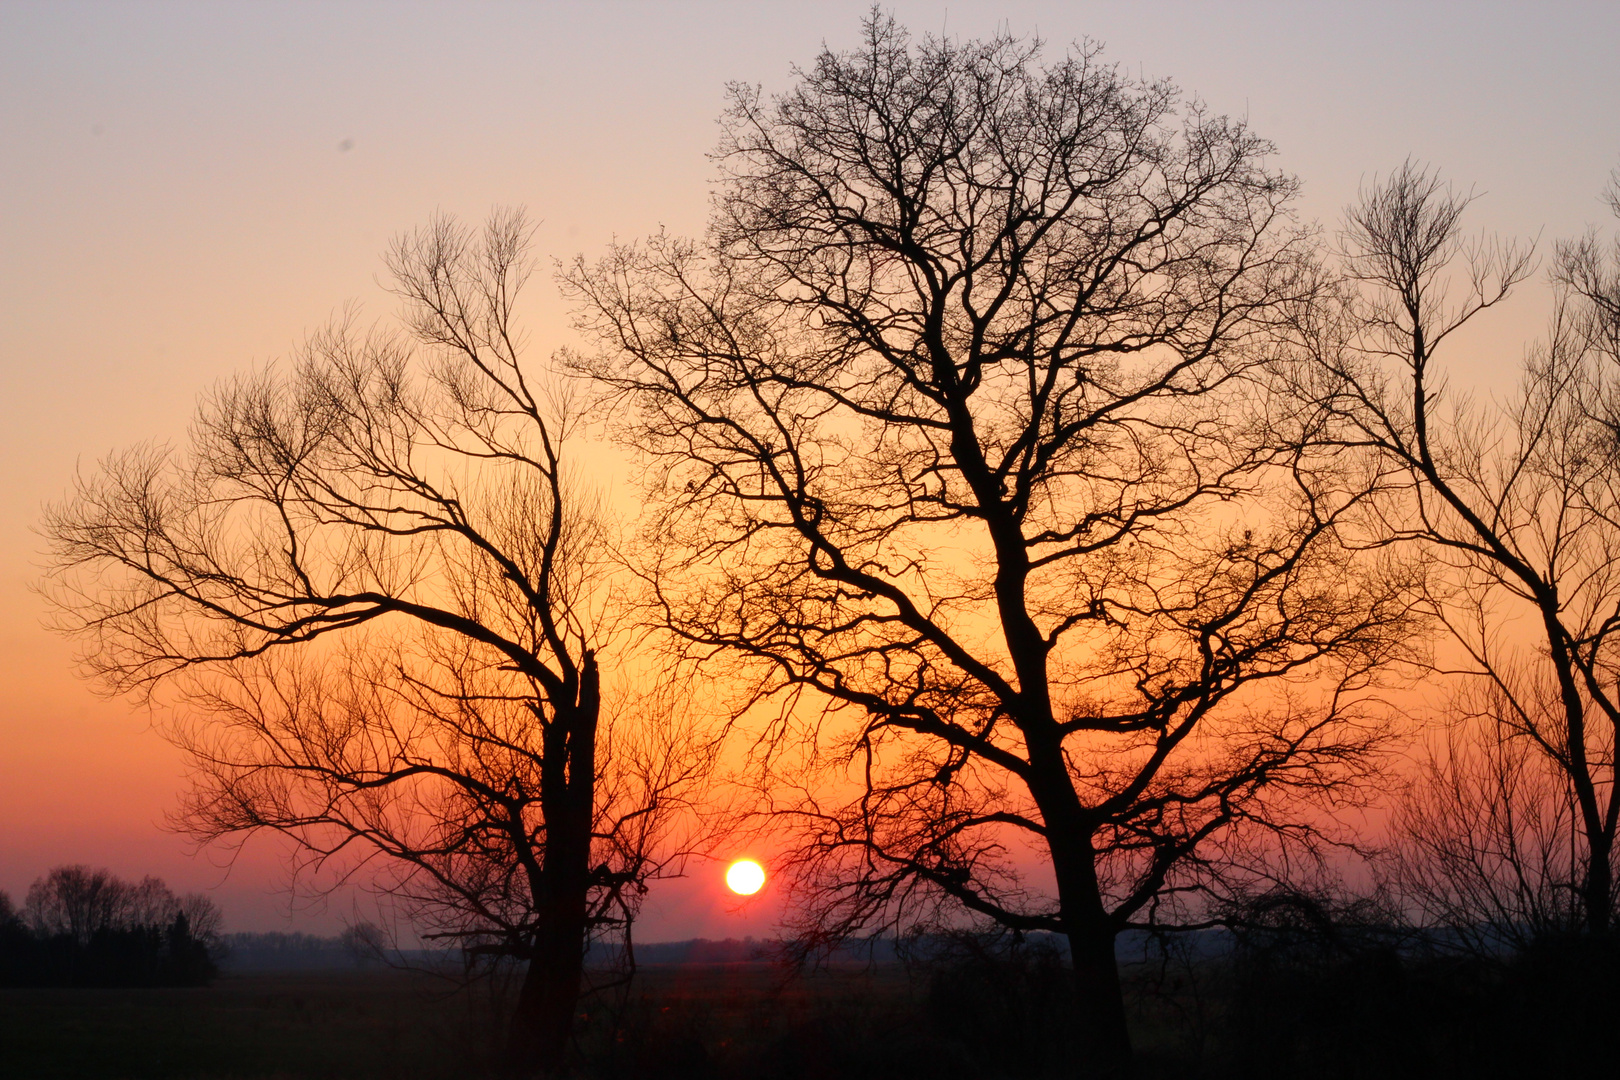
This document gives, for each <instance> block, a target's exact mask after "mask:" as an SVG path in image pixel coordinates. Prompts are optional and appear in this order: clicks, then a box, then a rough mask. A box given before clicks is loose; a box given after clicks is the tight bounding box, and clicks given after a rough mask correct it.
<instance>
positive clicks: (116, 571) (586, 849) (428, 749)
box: [46, 213, 712, 1071]
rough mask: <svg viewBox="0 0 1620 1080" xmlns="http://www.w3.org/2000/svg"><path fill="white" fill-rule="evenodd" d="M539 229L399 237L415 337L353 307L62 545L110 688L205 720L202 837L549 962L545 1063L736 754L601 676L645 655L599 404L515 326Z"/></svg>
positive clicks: (156, 456) (524, 1042)
mask: <svg viewBox="0 0 1620 1080" xmlns="http://www.w3.org/2000/svg"><path fill="white" fill-rule="evenodd" d="M527 235H528V233H527V229H526V227H525V225H524V223H523V220H522V217H521V216H520V215H518V214H515V213H512V214H500V215H496V216H494V217H492V218H491V220H490V222H489V224H488V226H487V227H486V228H485V230H484V231H483V233H482V235H481V236H479V235H476V234H474V233H472V232H471V231H469V230H467V229H465V228H463V227H461V226H459V225H457V224H456V223H455V222H454V221H452V220H449V219H443V218H441V219H439V220H436V221H434V222H433V223H432V224H431V225H430V226H428V227H427V228H425V229H422V230H419V231H417V232H415V233H412V234H410V235H408V236H406V237H404V238H402V239H400V240H399V241H398V242H396V244H395V245H394V247H393V249H392V251H391V253H390V255H389V257H388V265H389V269H390V270H391V271H392V273H393V278H394V282H395V287H396V289H397V291H398V293H399V294H400V295H401V296H402V297H403V299H404V301H405V303H406V306H407V316H406V322H407V326H408V333H406V334H403V335H401V334H390V333H384V332H381V331H372V332H361V331H359V330H358V329H356V327H355V326H354V325H353V320H352V319H350V320H345V321H342V322H340V323H338V324H337V325H335V326H333V327H331V328H330V329H328V330H326V331H323V332H321V333H319V334H317V335H315V336H314V337H313V338H312V339H311V340H310V341H309V343H308V344H307V346H306V347H305V348H304V350H303V352H302V353H301V355H300V356H299V357H298V359H297V361H296V363H294V364H293V365H292V366H291V367H290V369H288V370H285V371H276V370H268V371H264V372H262V373H259V374H255V375H251V376H247V377H242V378H238V379H235V380H233V381H231V382H228V383H227V384H225V385H224V386H222V387H221V388H220V389H218V390H216V391H215V392H214V393H213V394H212V395H211V396H210V397H209V398H208V399H207V400H206V401H205V403H204V405H203V406H202V408H201V410H200V412H199V415H198V417H197V420H196V422H195V425H194V427H193V430H192V436H191V445H190V447H189V449H188V451H187V452H185V453H183V454H177V453H173V452H170V451H168V450H166V449H161V448H151V447H143V448H139V449H136V450H133V451H129V452H127V453H124V454H121V455H117V456H114V457H112V458H110V459H108V460H107V461H106V462H105V463H104V465H103V466H102V468H101V469H100V470H99V472H97V473H96V474H95V475H94V476H92V477H90V478H89V479H85V480H81V482H80V484H79V486H78V489H77V491H76V492H75V494H74V495H73V497H72V498H71V499H69V500H68V501H67V502H66V503H64V504H63V505H60V506H58V507H55V508H54V509H52V510H51V512H50V514H49V517H48V519H47V525H46V529H47V532H48V534H49V536H50V539H51V541H52V543H53V546H54V552H55V560H56V563H55V572H54V573H55V583H56V590H55V598H56V600H57V601H58V604H59V607H60V610H61V611H62V612H63V621H64V622H65V623H66V626H67V629H69V630H71V631H73V632H75V633H78V634H80V635H82V636H83V637H84V638H85V640H86V641H87V642H88V649H87V652H86V658H87V661H88V664H89V666H90V668H91V669H92V671H93V672H94V673H95V674H97V675H99V676H100V678H101V679H102V681H103V683H104V685H106V686H107V687H108V688H110V689H111V690H113V691H119V692H124V691H128V692H135V693H145V694H150V693H152V692H153V691H154V689H155V688H156V687H159V686H163V685H167V686H171V687H173V688H175V690H176V691H177V693H178V696H179V700H180V701H181V702H182V703H183V706H184V708H185V710H186V712H185V713H184V714H183V715H182V717H181V719H180V720H179V721H178V722H177V723H176V725H175V729H174V735H175V738H176V739H177V741H178V742H179V743H180V745H181V746H183V747H184V748H185V749H186V750H188V751H189V752H190V754H191V757H192V760H193V762H194V763H195V766H196V767H195V771H194V774H193V785H192V789H191V793H190V795H189V797H188V799H187V801H186V802H185V804H184V809H183V813H182V815H181V817H180V823H181V824H182V826H183V827H185V828H187V829H189V830H190V831H191V832H192V833H193V834H194V835H196V836H198V837H200V838H202V839H204V840H216V839H221V838H228V837H239V836H243V835H245V834H248V833H251V832H254V831H257V830H273V831H276V832H280V833H283V834H286V835H289V836H291V837H292V838H294V839H295V840H296V841H297V842H298V844H299V845H300V848H301V850H302V851H303V852H304V853H305V854H306V855H307V857H308V859H309V860H310V861H312V862H313V863H314V864H315V865H316V866H328V867H329V868H330V867H334V866H335V867H338V868H340V869H341V870H342V871H343V872H353V871H354V869H355V868H356V860H360V861H374V860H380V863H379V866H380V867H381V869H380V870H379V873H378V874H377V876H375V877H374V879H373V880H374V881H375V882H376V883H377V884H378V885H379V887H381V888H383V889H385V890H386V891H388V892H389V893H390V894H391V895H392V896H393V898H394V899H395V900H396V901H399V902H401V903H403V904H404V905H405V908H406V911H407V913H409V914H411V915H413V916H415V917H416V918H417V919H418V920H419V922H421V923H422V924H424V930H425V932H426V933H428V934H429V935H430V936H434V937H439V938H444V939H448V940H450V941H453V942H459V943H461V944H462V946H463V948H464V950H465V951H466V952H467V953H468V954H480V953H483V954H498V955H503V956H508V957H513V958H516V959H517V960H518V961H520V962H522V963H525V964H526V965H527V974H526V976H525V978H524V981H523V983H522V986H521V990H520V992H519V995H518V999H517V1003H516V1007H515V1015H514V1016H513V1019H512V1025H511V1048H510V1050H511V1054H512V1056H513V1059H514V1061H515V1062H516V1064H517V1065H518V1066H520V1067H521V1068H522V1069H523V1070H525V1071H534V1070H541V1071H550V1070H554V1069H556V1068H557V1067H558V1066H559V1063H560V1062H561V1060H562V1058H563V1055H564V1053H565V1051H566V1048H567V1041H568V1038H569V1035H570V1030H571V1027H572V1021H573V1016H574V1012H575V1002H576V999H577V998H578V996H579V994H580V990H581V985H582V964H583V956H584V950H585V947H586V943H587V939H588V937H589V936H591V935H592V934H595V933H604V932H607V931H609V930H615V929H616V930H618V931H620V932H627V929H628V925H629V920H630V917H631V916H632V915H633V913H634V911H635V909H636V905H637V902H638V900H639V896H640V895H641V893H642V892H643V891H644V890H645V887H646V885H645V883H646V882H647V880H648V879H649V878H651V877H653V876H656V875H657V873H658V872H659V870H660V869H661V866H662V865H663V860H664V859H666V858H668V857H670V856H671V855H673V854H674V853H675V849H674V848H672V847H671V846H670V845H669V844H668V843H667V841H669V840H670V832H669V830H670V828H671V827H672V821H673V820H674V819H673V817H672V815H673V814H675V813H676V812H677V811H678V810H679V809H680V807H681V805H682V799H683V798H684V796H685V794H686V793H688V792H690V790H691V788H692V782H693V781H694V780H695V779H696V778H697V777H698V776H699V774H700V773H701V771H702V770H703V769H704V767H705V766H706V763H707V760H708V756H707V755H709V754H710V753H711V752H712V747H710V746H709V745H708V744H706V743H704V742H703V741H702V740H701V739H698V738H696V731H695V729H694V728H693V727H692V725H691V724H690V723H689V722H687V721H685V720H683V719H681V718H680V717H679V716H677V715H672V713H671V712H670V711H669V710H668V709H660V708H656V707H653V706H655V705H656V702H654V700H653V697H652V696H651V695H641V696H640V697H639V698H637V699H635V700H630V699H627V698H625V695H624V693H623V692H622V691H620V690H617V689H615V687H614V686H613V684H612V683H611V681H610V682H609V683H608V684H606V685H604V680H603V677H602V674H601V670H600V664H599V660H598V656H599V649H601V648H602V647H603V646H604V645H613V644H614V643H615V642H617V643H619V644H623V643H624V639H623V636H622V635H621V636H619V637H615V634H616V630H615V626H616V624H615V622H614V621H613V620H614V618H615V615H614V611H615V610H616V603H617V602H616V600H615V597H614V595H613V584H612V573H611V568H610V561H609V559H608V545H607V534H606V532H605V529H606V525H605V523H604V519H603V516H602V514H601V512H600V510H599V508H598V507H597V506H596V505H595V503H594V502H593V500H592V499H590V498H588V497H587V496H586V495H584V494H582V493H581V491H580V489H579V485H577V484H574V483H572V482H571V481H570V479H569V474H568V469H567V466H566V464H565V457H564V448H565V445H566V444H567V443H568V441H569V440H570V439H571V438H572V437H573V434H574V432H573V428H574V425H575V420H576V415H577V410H576V409H575V406H574V403H573V401H572V400H571V399H570V398H569V396H568V394H567V393H566V391H565V389H563V388H562V385H561V384H560V383H559V382H557V381H556V380H554V379H550V380H548V379H545V378H544V376H543V375H539V374H538V373H537V372H535V371H534V370H532V369H531V368H529V367H527V366H525V364H524V362H523V360H522V357H521V352H520V349H521V339H520V337H519V335H518V332H517V329H516V327H515V326H514V325H513V321H512V320H513V307H514V303H515V301H516V297H517V295H518V292H519V290H520V289H521V287H522V285H523V283H524V280H525V278H526V276H527V275H528V273H529V270H530V266H529V263H528V261H527V257H526V255H525V244H526V240H527ZM537 379H538V380H539V381H537ZM621 655H624V654H623V653H622V652H621ZM637 710H646V711H644V712H638V711H637ZM351 853H353V855H354V858H352V859H351V858H350V857H349V856H350V854H351ZM332 860H337V861H336V862H335V863H334V862H332Z"/></svg>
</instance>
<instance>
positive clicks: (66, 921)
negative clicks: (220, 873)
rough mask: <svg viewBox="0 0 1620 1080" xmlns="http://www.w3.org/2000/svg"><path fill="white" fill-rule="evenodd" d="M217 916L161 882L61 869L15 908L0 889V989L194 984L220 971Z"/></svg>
mask: <svg viewBox="0 0 1620 1080" xmlns="http://www.w3.org/2000/svg"><path fill="white" fill-rule="evenodd" d="M220 921H221V920H220V911H219V908H218V907H217V906H216V905H215V904H214V902H213V901H212V900H210V899H208V897H206V896H203V895H201V894H200V893H188V894H186V895H185V896H176V895H175V894H174V893H173V892H172V891H170V889H169V887H168V886H167V885H165V884H164V883H163V881H162V880H161V879H159V878H155V877H152V876H150V875H148V876H146V877H143V878H142V879H141V880H140V881H139V882H128V881H124V880H123V879H121V878H119V877H116V876H115V875H113V874H112V873H110V872H109V871H107V870H91V869H90V868H89V867H86V866H58V867H57V868H56V869H54V870H52V871H51V872H50V873H49V874H46V875H45V876H44V877H42V878H40V879H38V880H37V881H35V882H34V883H33V885H31V886H30V887H29V889H28V896H27V898H26V899H25V900H24V902H23V906H22V908H21V909H20V910H19V909H18V908H17V907H16V906H15V905H14V904H13V902H12V900H11V897H10V896H8V895H7V894H6V893H4V892H0V986H200V985H202V984H204V983H207V982H208V981H210V980H211V979H212V978H213V977H214V976H215V975H216V974H217V973H218V970H219V968H218V963H217V961H218V959H219V955H220V945H221V939H220V932H219V931H220Z"/></svg>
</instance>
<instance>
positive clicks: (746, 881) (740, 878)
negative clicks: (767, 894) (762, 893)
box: [726, 859, 765, 896]
mask: <svg viewBox="0 0 1620 1080" xmlns="http://www.w3.org/2000/svg"><path fill="white" fill-rule="evenodd" d="M764 885H765V868H764V867H763V866H761V865H759V863H757V862H755V861H754V860H753V859H738V860H737V861H736V862H734V863H732V864H731V865H730V866H728V867H727V868H726V887H727V888H728V889H730V890H731V891H732V892H734V893H736V894H738V895H739V896H753V895H754V894H755V893H757V892H759V890H760V889H761V888H763V887H764Z"/></svg>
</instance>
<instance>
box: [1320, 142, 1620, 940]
mask: <svg viewBox="0 0 1620 1080" xmlns="http://www.w3.org/2000/svg"><path fill="white" fill-rule="evenodd" d="M1470 201H1471V196H1468V195H1464V194H1461V193H1459V192H1456V191H1454V190H1452V189H1451V188H1449V187H1448V186H1446V185H1445V184H1444V183H1442V182H1441V181H1440V179H1439V178H1438V177H1437V176H1435V175H1434V174H1433V173H1431V172H1429V171H1427V170H1426V169H1424V168H1422V167H1420V166H1417V165H1414V164H1412V163H1411V162H1408V163H1407V164H1406V165H1404V166H1402V167H1401V168H1400V169H1398V170H1396V171H1395V172H1394V173H1393V174H1392V175H1391V176H1390V177H1389V178H1388V179H1387V180H1385V181H1384V182H1382V183H1380V184H1377V185H1376V186H1374V187H1373V188H1372V189H1371V190H1370V191H1369V192H1367V193H1366V195H1365V196H1364V198H1363V199H1362V201H1361V202H1360V204H1359V205H1357V206H1355V207H1353V208H1352V209H1351V210H1350V212H1349V216H1348V223H1347V225H1346V229H1345V234H1344V238H1343V245H1344V254H1345V261H1346V266H1347V268H1348V271H1349V274H1350V277H1351V278H1352V280H1353V281H1354V282H1355V283H1356V285H1357V286H1358V287H1357V289H1356V290H1355V292H1354V294H1353V295H1352V296H1350V297H1348V298H1347V302H1346V305H1345V307H1344V308H1343V313H1344V321H1343V322H1342V323H1341V324H1340V325H1339V326H1338V328H1337V329H1336V330H1334V329H1330V330H1327V331H1326V332H1325V333H1324V334H1323V335H1322V336H1321V337H1320V338H1319V339H1318V340H1319V341H1320V342H1322V343H1324V347H1323V349H1322V353H1321V355H1322V357H1323V360H1324V365H1325V370H1326V372H1327V380H1326V382H1325V384H1324V385H1325V386H1327V387H1328V388H1329V389H1328V390H1327V391H1326V393H1325V394H1324V399H1332V400H1334V401H1335V402H1336V404H1335V406H1334V408H1335V410H1336V411H1337V412H1338V414H1339V420H1338V421H1337V422H1336V423H1337V424H1338V427H1337V430H1338V439H1339V441H1340V442H1341V443H1344V444H1350V445H1353V446H1355V447H1356V448H1357V449H1358V450H1360V451H1363V452H1366V451H1371V452H1373V453H1375V454H1376V455H1378V457H1379V460H1380V461H1381V462H1382V464H1381V466H1380V470H1381V474H1382V486H1383V491H1382V497H1381V498H1380V500H1379V501H1378V502H1377V504H1376V505H1377V506H1378V507H1379V516H1378V518H1377V520H1376V522H1375V524H1374V528H1373V530H1372V531H1371V532H1370V533H1369V534H1368V536H1367V539H1368V541H1369V542H1371V543H1411V544H1416V545H1420V546H1421V547H1422V548H1423V549H1424V550H1425V551H1426V552H1427V553H1428V554H1429V555H1430V556H1431V557H1432V558H1433V559H1435V560H1436V563H1437V570H1438V571H1439V572H1438V573H1437V574H1436V575H1435V577H1434V579H1433V580H1434V582H1435V583H1436V587H1435V588H1433V589H1432V590H1431V592H1430V595H1429V598H1428V603H1429V606H1430V607H1431V608H1432V610H1433V612H1434V613H1435V614H1436V615H1438V616H1439V617H1440V618H1441V619H1442V620H1443V621H1444V622H1445V624H1446V625H1447V626H1448V627H1449V629H1450V631H1451V637H1452V639H1453V640H1454V641H1455V642H1456V643H1457V644H1458V645H1460V646H1461V650H1462V657H1463V658H1462V661H1461V662H1460V663H1459V664H1457V665H1454V666H1453V667H1452V668H1451V669H1450V670H1451V671H1452V673H1453V674H1456V675H1459V676H1460V677H1462V678H1464V679H1465V681H1471V682H1477V683H1478V684H1479V685H1476V686H1474V687H1473V688H1472V689H1465V690H1464V701H1465V702H1466V701H1470V700H1471V701H1472V702H1473V703H1474V704H1473V705H1472V706H1471V707H1467V708H1465V709H1464V710H1463V713H1464V715H1463V718H1462V722H1463V723H1464V725H1465V726H1466V725H1468V724H1470V723H1471V724H1473V725H1474V726H1475V727H1476V730H1475V731H1474V732H1472V733H1464V734H1462V735H1461V736H1459V737H1458V738H1457V739H1455V740H1454V741H1453V744H1452V745H1451V746H1450V747H1448V748H1446V749H1445V750H1444V751H1442V753H1441V754H1440V755H1439V756H1438V757H1437V758H1436V759H1434V760H1433V761H1431V763H1430V766H1429V768H1428V772H1427V775H1426V777H1425V778H1424V779H1423V781H1422V783H1421V784H1420V787H1419V790H1418V792H1417V794H1416V801H1415V802H1414V803H1412V804H1411V805H1410V806H1408V808H1407V811H1406V822H1407V825H1408V829H1407V840H1406V842H1407V844H1408V852H1407V855H1408V858H1407V860H1406V864H1407V865H1406V870H1405V874H1404V876H1405V880H1406V882H1407V884H1408V885H1409V886H1411V887H1413V888H1415V890H1416V892H1415V894H1414V895H1416V896H1417V897H1418V899H1419V901H1420V904H1421V906H1423V907H1425V908H1426V909H1428V911H1429V912H1430V914H1431V915H1435V916H1437V917H1439V918H1440V919H1441V921H1443V922H1445V923H1447V924H1450V925H1451V926H1452V927H1453V929H1454V930H1457V931H1459V932H1461V933H1464V934H1470V933H1490V934H1493V935H1497V936H1502V935H1508V936H1509V937H1510V938H1511V937H1513V936H1517V935H1521V934H1525V933H1533V932H1536V931H1538V930H1540V931H1545V930H1550V929H1553V928H1555V927H1557V926H1560V925H1562V924H1563V919H1564V911H1565V910H1566V909H1565V908H1564V906H1563V905H1562V904H1561V903H1560V902H1559V901H1558V898H1557V896H1556V895H1555V894H1557V893H1558V892H1561V891H1562V892H1565V893H1567V894H1568V895H1570V896H1573V897H1575V898H1578V902H1577V903H1576V904H1575V910H1578V911H1579V913H1580V915H1579V919H1578V925H1580V926H1581V927H1583V928H1584V929H1585V931H1586V932H1589V933H1592V934H1605V933H1608V932H1610V931H1611V929H1612V928H1613V927H1614V925H1615V916H1616V910H1615V900H1616V893H1615V882H1614V875H1615V832H1616V816H1617V814H1620V793H1616V791H1615V790H1614V780H1615V776H1614V748H1615V732H1616V724H1617V723H1620V697H1617V696H1616V676H1617V675H1620V667H1617V660H1620V653H1617V648H1620V641H1617V640H1616V632H1617V631H1620V618H1617V615H1620V531H1617V526H1620V471H1617V465H1620V456H1617V454H1620V442H1617V440H1616V438H1615V431H1616V430H1617V429H1616V427H1615V425H1614V423H1613V417H1614V416H1616V415H1620V414H1616V412H1615V411H1614V404H1613V403H1614V402H1616V401H1617V400H1620V399H1617V398H1616V389H1615V388H1616V385H1617V384H1616V374H1617V373H1620V368H1617V367H1616V361H1620V351H1617V350H1616V348H1615V342H1616V337H1615V327H1616V325H1617V323H1616V320H1615V314H1614V312H1615V307H1614V306H1613V300H1614V298H1615V296H1616V295H1620V293H1617V290H1616V288H1615V285H1614V281H1615V276H1616V273H1617V270H1616V267H1620V258H1616V259H1615V260H1614V261H1613V262H1612V263H1611V262H1606V261H1605V260H1604V258H1603V257H1602V253H1601V251H1600V249H1599V246H1598V244H1597V241H1596V238H1595V236H1588V238H1587V239H1586V240H1585V241H1583V242H1581V243H1578V244H1574V245H1565V246H1563V247H1561V248H1560V249H1559V253H1558V258H1557V272H1556V274H1555V279H1556V280H1557V281H1559V282H1561V288H1560V292H1559V296H1558V303H1557V308H1556V311H1555V313H1554V316H1553V320H1552V327H1551V331H1550V333H1549V336H1548V338H1547V340H1546V341H1545V342H1543V343H1542V344H1540V345H1538V346H1536V347H1535V348H1533V349H1532V350H1530V352H1529V355H1528V356H1527V358H1526V361H1525V364H1524V369H1523V379H1522V383H1521V386H1520V389H1519V390H1518V392H1517V393H1516V394H1513V395H1510V396H1509V397H1508V398H1507V399H1506V400H1504V401H1502V402H1500V403H1499V404H1493V405H1492V406H1489V407H1486V406H1478V405H1474V404H1472V403H1470V402H1469V401H1468V400H1467V399H1466V398H1460V397H1458V396H1456V395H1454V394H1451V393H1449V392H1448V387H1447V381H1446V376H1445V373H1444V370H1443V369H1442V368H1441V367H1440V366H1439V361H1438V359H1437V357H1439V356H1440V354H1441V352H1442V349H1443V347H1444V346H1446V345H1447V344H1448V343H1451V342H1454V341H1455V340H1456V337H1455V336H1454V335H1456V334H1457V332H1458V331H1459V330H1460V329H1461V328H1462V327H1463V326H1465V325H1466V324H1468V323H1469V322H1470V321H1471V320H1473V319H1474V318H1475V317H1476V316H1477V315H1479V314H1480V313H1481V312H1483V311H1485V310H1487V309H1489V308H1490V307H1492V306H1494V305H1495V304H1497V303H1499V302H1500V301H1501V300H1503V299H1505V298H1506V297H1507V296H1508V294H1509V293H1510V292H1511V290H1512V289H1513V288H1514V286H1515V285H1517V284H1518V283H1520V282H1522V281H1523V280H1524V279H1525V278H1526V277H1527V276H1528V275H1529V274H1530V273H1531V272H1532V270H1533V262H1532V258H1531V252H1530V251H1529V250H1528V249H1527V248H1523V247H1517V246H1512V245H1507V246H1504V245H1501V244H1498V243H1494V242H1490V241H1488V240H1481V241H1478V242H1469V241H1467V240H1466V239H1465V237H1464V235H1463V233H1462V227H1461V219H1462V216H1463V213H1464V211H1465V209H1466V207H1467V205H1468V203H1469V202H1470ZM1566 800H1567V804H1566ZM1565 829H1568V830H1569V831H1568V832H1567V833H1565V834H1563V838H1562V842H1560V840H1559V835H1558V834H1560V833H1561V832H1562V831H1563V830H1565ZM1561 843H1562V844H1565V845H1568V847H1569V849H1570V850H1569V851H1568V852H1567V853H1565V852H1561V851H1560V850H1559V848H1560V846H1561ZM1420 863H1421V864H1422V866H1421V868H1418V864H1420ZM1510 923H1511V924H1516V925H1514V926H1512V927H1511V928H1510V927H1509V926H1508V924H1510Z"/></svg>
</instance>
